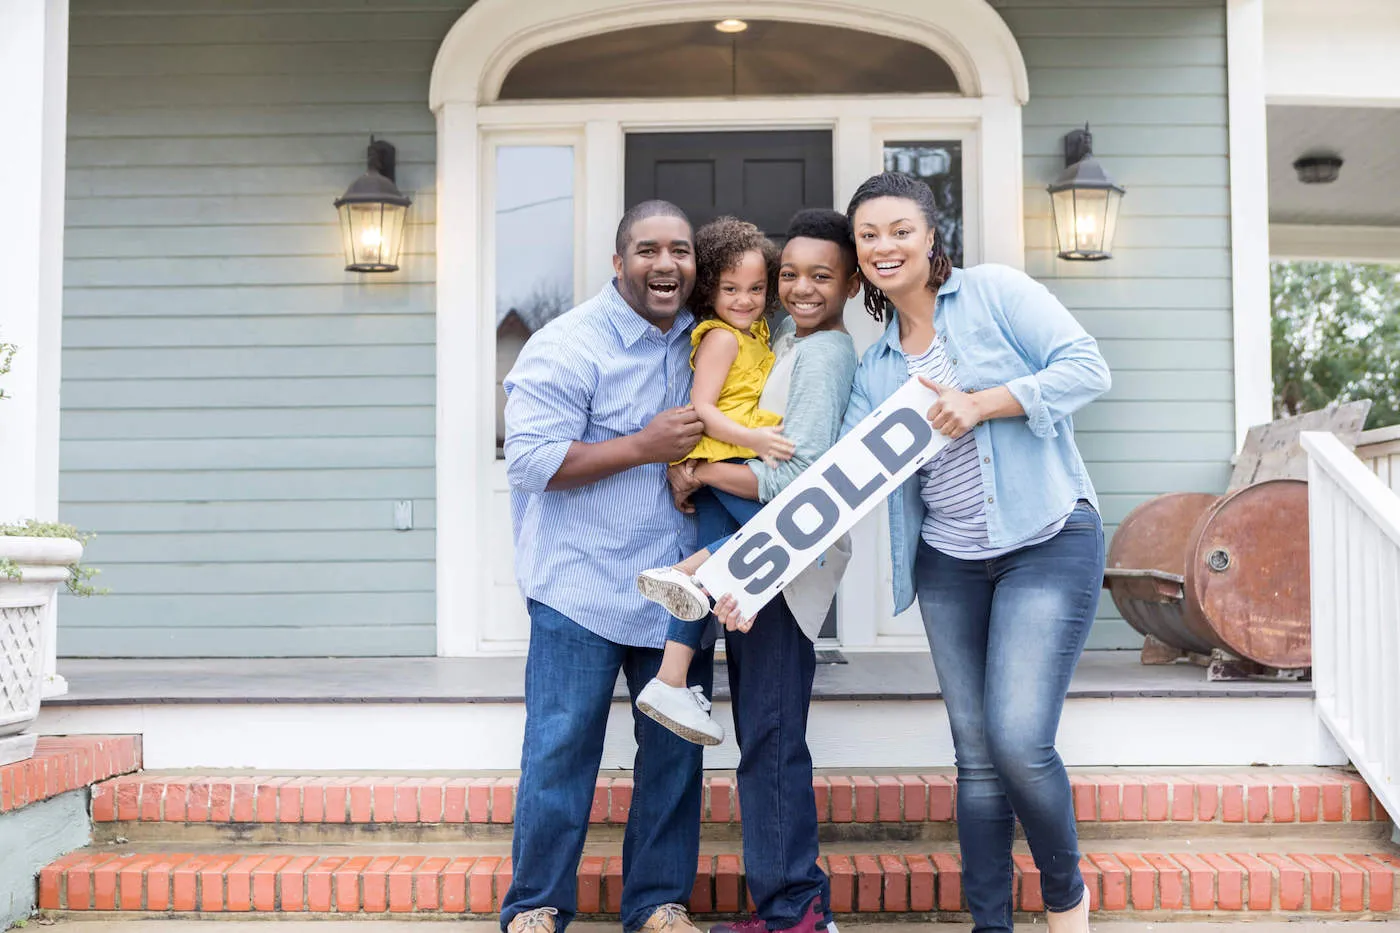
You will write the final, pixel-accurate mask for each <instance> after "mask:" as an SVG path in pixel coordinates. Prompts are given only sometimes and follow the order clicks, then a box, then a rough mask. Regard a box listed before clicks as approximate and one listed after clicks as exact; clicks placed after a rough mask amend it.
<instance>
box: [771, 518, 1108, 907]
mask: <svg viewBox="0 0 1400 933" xmlns="http://www.w3.org/2000/svg"><path fill="white" fill-rule="evenodd" d="M1103 566H1104V542H1103V525H1102V523H1101V522H1100V520H1099V516H1098V513H1097V512H1095V511H1094V509H1093V508H1092V507H1091V506H1090V505H1089V504H1088V503H1087V502H1080V503H1079V504H1078V505H1077V506H1076V507H1075V509H1074V511H1073V512H1072V513H1071V514H1070V517H1069V520H1068V521H1067V522H1066V523H1065V526H1064V529H1063V530H1062V531H1061V532H1060V533H1059V534H1058V535H1056V536H1055V537H1053V538H1051V539H1050V540H1049V541H1046V542H1044V543H1042V544H1037V545H1034V546H1031V547H1026V548H1022V549H1021V550H1018V551H1013V552H1012V553H1010V554H1007V555H1004V556H1002V557H998V558H994V559H992V560H971V561H968V560H957V559H955V558H952V557H948V556H946V555H944V554H940V553H939V552H937V551H935V550H934V549H933V548H931V547H929V546H928V545H927V544H924V543H922V542H920V544H919V555H918V559H917V562H916V563H915V577H914V579H915V583H916V585H917V587H918V594H919V607H920V610H921V611H922V613H923V617H924V628H925V630H926V631H927V632H928V640H929V646H930V648H931V650H932V653H933V663H934V667H935V668H936V669H937V671H938V682H939V685H940V686H941V688H942V691H943V702H944V703H945V705H946V707H947V710H948V721H949V724H950V726H951V727H952V732H953V750H954V753H955V755H956V758H957V765H958V796H957V801H958V804H957V808H958V842H959V845H960V846H961V848H962V859H963V889H964V890H965V891H966V892H967V905H968V909H969V910H970V911H971V912H972V921H973V930H974V931H975V933H982V931H992V930H996V931H1001V930H1010V929H1011V885H1012V867H1011V865H1012V862H1011V841H1012V836H1013V833H1014V831H1015V823H1016V819H1017V818H1018V817H1019V818H1020V821H1021V826H1022V827H1023V828H1024V829H1025V832H1026V841H1027V842H1028V843H1029V844H1030V849H1031V855H1032V856H1033V858H1034V859H1035V864H1036V867H1037V868H1038V869H1040V884H1041V889H1042V891H1043V895H1044V900H1045V905H1046V907H1047V908H1049V909H1050V910H1068V909H1069V908H1071V907H1074V906H1076V905H1077V904H1078V903H1079V899H1080V897H1081V896H1082V895H1083V893H1084V879H1083V877H1082V876H1081V875H1080V873H1079V837H1078V833H1077V830H1076V827H1075V822H1074V804H1073V800H1072V798H1071V796H1070V785H1069V777H1068V775H1067V774H1066V773H1065V766H1064V763H1063V762H1062V761H1061V760H1060V756H1059V754H1058V753H1057V752H1056V751H1055V732H1056V730H1057V729H1058V728H1059V724H1060V711H1061V710H1062V709H1063V708H1064V702H1065V693H1066V692H1067V691H1068V689H1069V681H1070V676H1071V675H1072V674H1073V673H1074V668H1075V665H1076V664H1077V663H1078V661H1079V655H1080V653H1081V652H1082V651H1083V650H1084V643H1085V641H1086V640H1087V639H1088V637H1089V628H1090V626H1091V625H1093V622H1094V612H1095V610H1096V608H1097V607H1098V602H1099V591H1100V588H1101V586H1102V584H1103ZM744 815H745V818H747V816H748V814H747V813H745V814H744Z"/></svg>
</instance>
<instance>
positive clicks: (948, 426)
mask: <svg viewBox="0 0 1400 933" xmlns="http://www.w3.org/2000/svg"><path fill="white" fill-rule="evenodd" d="M919 381H920V382H922V383H923V384H924V385H926V386H928V387H929V388H930V389H932V390H933V391H935V392H937V393H938V401H936V402H934V403H933V407H932V408H930V409H929V410H928V420H929V424H931V425H933V428H934V430H935V431H937V432H939V433H940V434H942V435H944V436H945V437H949V438H952V439H953V440H957V439H958V438H960V437H962V436H963V435H964V434H966V433H967V432H968V431H971V430H972V429H973V428H975V427H977V425H978V424H979V423H980V422H981V421H982V412H981V409H980V406H978V404H977V400H976V399H975V398H973V397H972V396H971V395H969V394H968V393H966V392H962V391H960V390H958V389H954V388H952V387H950V386H945V385H939V384H938V383H936V382H934V381H933V380H932V379H929V378H928V377H926V376H920V377H919Z"/></svg>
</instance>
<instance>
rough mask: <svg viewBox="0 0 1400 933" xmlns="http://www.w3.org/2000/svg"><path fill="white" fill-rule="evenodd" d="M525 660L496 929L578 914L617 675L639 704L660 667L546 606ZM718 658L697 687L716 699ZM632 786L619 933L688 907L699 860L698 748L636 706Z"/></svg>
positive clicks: (700, 664)
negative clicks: (549, 915) (536, 912)
mask: <svg viewBox="0 0 1400 933" xmlns="http://www.w3.org/2000/svg"><path fill="white" fill-rule="evenodd" d="M529 608H530V653H529V657H528V659H527V661H526V662H525V747H524V750H523V751H522V753H521V760H520V771H521V774H520V790H519V792H518V797H517V802H516V808H515V839H514V841H513V842H512V844H511V858H512V860H513V864H514V878H513V879H512V881H511V886H510V890H509V891H508V892H507V893H506V896H505V899H504V901H503V906H502V908H501V929H503V930H504V929H505V928H506V927H507V926H508V925H509V924H510V921H511V918H513V917H514V916H515V915H516V914H518V913H520V912H521V911H525V910H531V909H533V908H536V907H553V908H555V909H556V910H558V911H559V916H558V918H557V928H558V929H559V930H560V931H561V933H562V931H563V929H564V927H565V926H567V925H568V923H569V921H570V920H572V919H573V917H574V913H575V912H576V911H577V909H578V900H577V896H578V864H579V857H580V856H581V855H582V853H583V840H584V836H585V835H586V834H587V832H588V812H589V809H590V807H591V806H592V804H593V788H594V785H595V784H596V782H597V779H598V764H599V762H600V761H601V759H602V754H603V734H604V731H605V730H606V728H607V722H608V711H609V709H610V708H611V706H612V694H613V686H614V684H616V683H617V674H618V671H619V670H621V671H622V672H623V674H624V675H625V676H626V678H627V689H628V691H629V692H630V693H631V695H632V698H633V699H634V700H635V699H636V696H637V693H638V692H640V691H641V689H642V687H644V686H646V683H647V681H649V680H651V678H653V677H655V676H656V672H657V669H658V668H660V666H661V651H660V649H657V648H633V647H628V646H627V645H619V644H616V643H614V642H611V641H608V640H607V639H605V638H601V637H599V636H598V635H595V634H593V633H592V632H590V631H588V630H587V629H585V628H584V627H583V626H581V625H579V624H577V623H576V622H574V621H573V620H571V619H569V618H567V617H566V616H564V615H562V614H561V613H559V612H556V611H555V610H553V609H551V608H550V607H548V606H546V605H544V604H543V603H538V602H531V603H530V606H529ZM713 665H714V653H713V651H711V650H708V649H707V650H704V651H700V652H697V653H696V655H695V660H694V662H693V663H692V664H691V667H690V678H689V682H690V683H691V684H700V685H702V686H704V688H705V693H706V694H707V695H709V694H711V693H712V692H713V690H712V688H713V676H714V672H713ZM632 720H633V733H634V735H635V736H636V740H637V757H636V761H635V762H634V764H633V780H634V782H635V788H634V790H633V792H632V807H631V812H630V813H629V814H628V818H627V830H626V833H625V835H624V836H623V842H622V927H623V929H624V930H626V931H629V933H630V931H633V930H636V929H637V928H639V927H640V926H641V925H642V924H643V923H645V922H646V920H647V918H648V917H650V916H651V914H652V911H653V910H655V909H656V908H657V907H658V906H660V905H661V904H669V903H678V904H684V903H686V902H687V901H688V900H690V892H691V889H692V888H693V887H694V884H695V863H696V861H697V859H698V858H699V854H700V796H701V747H700V746H699V745H695V744H692V743H690V742H687V741H686V740H685V739H682V738H681V737H679V736H677V735H674V734H672V733H671V732H669V731H668V730H667V729H665V728H664V727H663V726H661V725H660V724H658V723H656V722H653V721H652V720H651V719H648V718H647V717H646V716H643V715H642V714H640V713H638V712H637V711H636V709H635V707H634V708H633V712H632Z"/></svg>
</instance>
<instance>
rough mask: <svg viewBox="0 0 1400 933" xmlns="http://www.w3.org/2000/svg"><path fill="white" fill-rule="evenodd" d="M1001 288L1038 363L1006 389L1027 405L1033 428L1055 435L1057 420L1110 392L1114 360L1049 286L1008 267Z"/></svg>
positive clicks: (1017, 334)
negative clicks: (1108, 359) (1107, 358)
mask: <svg viewBox="0 0 1400 933" xmlns="http://www.w3.org/2000/svg"><path fill="white" fill-rule="evenodd" d="M1000 291H1001V299H1002V301H1001V305H1002V310H1003V312H1004V313H1005V315H1006V319H1007V323H1008V324H1009V326H1010V328H1011V334H1012V336H1013V338H1014V339H1015V340H1016V342H1017V343H1018V344H1019V345H1020V347H1021V349H1022V351H1023V352H1024V353H1025V354H1026V355H1027V356H1028V357H1029V359H1030V360H1031V363H1032V365H1034V366H1036V367H1037V370H1036V372H1034V373H1031V374H1030V375H1027V376H1021V377H1019V378H1016V379H1012V380H1011V381H1010V382H1008V383H1007V384H1006V388H1007V389H1008V390H1009V391H1010V392H1011V394H1012V395H1013V396H1015V398H1016V401H1017V402H1019V403H1020V405H1021V407H1022V408H1023V409H1025V412H1026V420H1027V422H1028V423H1029V425H1030V429H1031V432H1032V433H1033V434H1035V435H1036V436H1037V437H1054V436H1055V435H1056V434H1057V433H1058V432H1057V431H1056V429H1055V424H1056V423H1057V422H1059V421H1062V420H1064V419H1065V418H1067V417H1069V416H1070V415H1072V414H1074V412H1076V411H1078V410H1079V409H1080V408H1083V407H1084V406H1085V405H1087V404H1089V403H1090V402H1092V401H1093V400H1094V399H1096V398H1098V397H1099V396H1100V395H1102V394H1103V393H1105V392H1107V391H1108V389H1109V386H1110V385H1111V384H1112V379H1111V377H1110V375H1109V371H1108V364H1107V363H1106V362H1105V361H1104V358H1103V354H1102V353H1100V352H1099V345H1098V342H1097V341H1096V340H1094V338H1093V337H1091V336H1089V333H1088V332H1087V331H1086V330H1085V329H1084V328H1083V327H1082V326H1080V324H1079V322H1078V321H1077V320H1075V319H1074V315H1072V314H1070V313H1069V311H1068V309H1066V308H1065V306H1064V305H1063V304H1061V303H1060V300H1059V299H1058V298H1056V297H1055V296H1054V295H1052V294H1051V293H1050V290H1049V289H1048V288H1046V287H1045V286H1044V285H1041V284H1040V283H1039V282H1037V281H1035V280H1034V279H1032V278H1031V277H1030V276H1028V275H1026V274H1025V273H1023V272H1019V271H1017V270H1014V269H1007V270H1006V271H1005V273H1004V276H1003V279H1002V287H1001V289H1000Z"/></svg>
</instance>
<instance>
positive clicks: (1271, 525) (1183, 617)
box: [1104, 479, 1312, 670]
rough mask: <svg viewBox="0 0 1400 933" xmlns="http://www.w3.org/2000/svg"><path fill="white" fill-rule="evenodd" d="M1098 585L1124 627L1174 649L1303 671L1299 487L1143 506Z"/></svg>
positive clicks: (1307, 616) (1303, 505)
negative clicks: (1228, 655) (1219, 651)
mask: <svg viewBox="0 0 1400 933" xmlns="http://www.w3.org/2000/svg"><path fill="white" fill-rule="evenodd" d="M1104 578H1105V579H1104V584H1105V586H1107V587H1108V588H1109V591H1110V593H1111V594H1112V596H1113V602H1114V605H1115V606H1117V607H1118V611H1119V612H1120V613H1121V614H1122V615H1123V618H1124V619H1125V620H1126V621H1127V622H1128V624H1129V625H1131V626H1132V627H1133V628H1134V629H1135V630H1137V631H1138V632H1139V633H1141V634H1143V635H1150V636H1152V637H1153V638H1155V639H1157V640H1158V641H1160V642H1162V643H1163V644H1166V645H1168V646H1170V647H1172V648H1176V649H1178V650H1180V651H1184V652H1190V653H1193V654H1209V653H1210V652H1211V651H1212V650H1213V649H1216V648H1219V649H1223V650H1224V651H1227V652H1229V653H1231V654H1233V655H1236V656H1238V657H1242V658H1246V659H1248V660H1250V661H1254V662H1255V663H1257V664H1261V665H1264V666H1265V667H1270V668H1276V669H1280V670H1288V669H1296V668H1301V667H1307V666H1308V665H1309V664H1311V657H1312V638H1311V612H1310V610H1311V606H1310V599H1311V594H1310V590H1309V586H1308V490H1307V484H1306V483H1304V482H1302V481H1300V480H1294V479H1276V480H1268V481H1265V482H1261V483H1256V484H1254V485H1250V486H1245V487H1243V488H1241V489H1236V490H1235V491H1233V492H1230V493H1227V494H1226V495H1224V496H1218V497H1217V496H1212V495H1207V494H1202V493H1171V494H1169V495H1165V496H1158V497H1156V498H1154V499H1151V500H1149V501H1147V502H1145V503H1143V504H1142V505H1140V506H1138V507H1137V508H1136V509H1134V510H1133V511H1132V512H1131V513H1130V514H1129V515H1128V516H1127V518H1125V519H1124V520H1123V522H1122V524H1121V525H1119V527H1118V532H1117V534H1115V535H1114V537H1113V543H1112V546H1111V547H1110V548H1109V552H1108V568H1107V569H1106V571H1105V573H1104Z"/></svg>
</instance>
